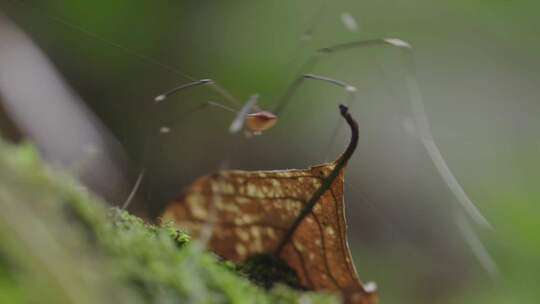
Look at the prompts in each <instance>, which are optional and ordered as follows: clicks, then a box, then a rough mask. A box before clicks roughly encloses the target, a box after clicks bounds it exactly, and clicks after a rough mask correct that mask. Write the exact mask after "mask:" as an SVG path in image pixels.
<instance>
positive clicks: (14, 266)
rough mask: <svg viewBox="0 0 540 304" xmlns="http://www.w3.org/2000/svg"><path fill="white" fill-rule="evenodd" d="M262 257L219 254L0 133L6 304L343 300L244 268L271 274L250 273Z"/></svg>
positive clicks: (0, 297) (1, 278) (1, 273)
mask: <svg viewBox="0 0 540 304" xmlns="http://www.w3.org/2000/svg"><path fill="white" fill-rule="evenodd" d="M257 265H260V264H257V263H255V264H250V265H249V267H240V268H238V267H235V266H231V265H230V264H228V263H226V262H220V261H219V260H218V259H217V258H216V257H215V256H214V255H212V254H211V253H208V252H206V251H204V249H203V248H201V246H200V245H199V244H198V243H197V242H193V241H190V240H189V237H188V236H187V235H186V234H184V233H182V232H179V231H176V230H175V229H173V228H171V227H170V226H167V225H162V226H153V225H148V224H146V223H144V222H143V221H142V220H141V219H139V218H137V217H135V216H132V215H130V214H128V213H127V212H125V211H122V210H118V209H110V208H108V207H106V204H105V203H103V202H101V201H100V200H99V199H97V198H95V197H93V196H92V195H91V194H89V193H88V192H87V191H86V190H85V189H84V187H82V186H81V185H80V184H78V183H77V182H76V181H74V180H73V179H72V178H70V177H68V176H65V175H62V174H60V173H58V172H54V171H53V170H51V169H49V168H48V167H47V166H45V165H43V164H42V162H41V161H40V160H39V157H38V156H37V153H36V152H35V150H34V149H33V148H32V147H31V146H29V145H24V146H13V145H9V144H6V143H2V142H0V303H298V302H301V303H335V302H336V299H335V298H334V297H333V296H330V295H325V294H316V293H309V292H303V291H300V290H294V289H291V288H290V287H285V286H284V285H277V286H274V287H273V288H272V289H270V290H266V289H264V288H262V287H259V286H258V285H256V284H254V283H251V282H250V281H249V280H248V279H247V277H252V278H255V279H256V280H257V281H258V282H261V280H263V282H264V284H263V285H266V286H267V287H268V286H269V285H270V284H268V281H267V278H263V279H261V278H260V277H257V276H253V275H246V271H247V272H248V273H253V272H252V270H255V272H254V273H257V272H264V271H261V269H260V267H262V266H257ZM238 269H240V271H238ZM277 272H279V270H277ZM274 274H275V273H274ZM287 276H290V274H287ZM264 280H266V281H264ZM304 301H305V302H304Z"/></svg>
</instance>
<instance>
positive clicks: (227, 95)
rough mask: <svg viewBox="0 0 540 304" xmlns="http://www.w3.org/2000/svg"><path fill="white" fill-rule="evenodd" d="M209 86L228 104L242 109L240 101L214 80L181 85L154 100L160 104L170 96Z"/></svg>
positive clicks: (202, 80)
mask: <svg viewBox="0 0 540 304" xmlns="http://www.w3.org/2000/svg"><path fill="white" fill-rule="evenodd" d="M201 85H202V86H208V87H209V88H210V89H212V90H214V91H215V92H217V93H218V94H219V95H221V96H223V97H224V98H225V99H226V100H227V101H228V102H230V103H231V104H232V105H233V106H234V107H240V105H241V103H240V101H239V100H238V99H237V98H236V97H234V96H233V95H232V94H231V93H229V92H228V91H227V90H226V89H225V88H223V87H222V86H221V85H219V84H218V83H217V82H215V81H214V80H212V79H201V80H196V81H192V82H188V83H184V84H181V85H179V86H177V87H175V88H172V89H170V90H169V91H167V92H165V93H163V94H160V95H158V96H156V97H155V98H154V102H156V103H157V102H160V101H163V100H165V99H167V98H169V96H171V95H174V94H175V93H177V92H180V91H182V90H184V89H188V88H193V87H197V86H201Z"/></svg>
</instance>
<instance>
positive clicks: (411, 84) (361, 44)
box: [274, 38, 491, 229]
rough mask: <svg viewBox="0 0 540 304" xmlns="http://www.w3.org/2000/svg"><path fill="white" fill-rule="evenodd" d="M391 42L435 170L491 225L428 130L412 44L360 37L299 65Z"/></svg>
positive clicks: (290, 90) (278, 108)
mask: <svg viewBox="0 0 540 304" xmlns="http://www.w3.org/2000/svg"><path fill="white" fill-rule="evenodd" d="M384 45H387V46H392V47H396V48H399V49H400V50H402V51H403V56H404V59H405V61H406V70H407V73H406V77H405V78H406V82H407V88H408V90H409V100H410V104H411V110H412V113H413V118H414V120H415V123H416V127H417V129H418V133H419V137H420V139H421V141H422V144H423V146H424V148H425V150H426V152H427V153H428V155H429V157H430V158H431V160H432V162H433V164H434V165H435V167H436V169H437V171H438V172H439V175H440V176H441V178H442V179H443V180H444V181H445V183H446V185H447V186H448V188H449V189H450V191H451V192H452V193H453V194H454V196H455V197H456V199H457V201H458V202H459V203H460V204H461V206H462V207H463V208H464V210H465V211H466V212H467V214H468V215H469V216H470V217H471V218H472V219H473V220H474V221H475V222H476V223H478V224H480V225H481V226H483V227H485V228H489V229H491V225H490V224H489V222H488V221H487V220H486V218H485V217H484V216H483V215H482V214H481V213H480V211H479V210H478V208H477V207H476V206H475V205H474V203H473V202H472V201H471V200H470V198H469V197H468V196H467V194H466V193H465V191H464V190H463V188H462V187H461V185H460V184H459V182H458V181H457V179H456V178H455V176H454V174H453V173H452V171H451V170H450V168H449V167H448V165H447V164H446V161H445V160H444V158H443V157H442V155H441V152H440V150H439V148H438V147H437V145H436V144H435V140H434V139H433V135H432V133H431V128H430V125H429V122H428V119H427V116H426V113H425V107H424V101H423V97H422V94H421V92H420V86H419V85H418V81H417V77H416V68H415V67H416V65H415V62H414V56H413V52H412V47H411V45H410V44H409V43H407V42H405V41H403V40H401V39H397V38H385V39H370V40H361V41H352V42H347V43H342V44H337V45H334V46H330V47H325V48H322V49H319V50H317V52H316V54H315V55H313V56H312V57H311V58H310V59H308V60H307V61H306V63H305V64H304V65H303V67H302V72H309V71H311V70H313V68H314V67H315V66H316V65H317V64H318V63H319V61H320V60H321V59H322V58H323V57H325V56H330V55H333V54H336V53H339V52H342V51H347V50H351V49H356V48H365V47H372V46H384ZM304 79H305V78H304V77H299V78H297V79H296V80H295V81H294V82H293V83H292V84H291V85H290V86H289V88H288V89H287V90H286V92H285V94H284V95H283V97H282V98H281V99H280V100H279V101H278V103H277V106H276V109H275V111H274V113H276V114H277V113H280V112H281V111H283V109H284V108H285V107H286V106H287V104H288V102H289V99H290V98H291V97H292V95H294V93H295V92H296V90H297V89H298V88H299V87H300V86H301V85H302V83H303V82H304Z"/></svg>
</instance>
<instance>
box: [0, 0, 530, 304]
mask: <svg viewBox="0 0 540 304" xmlns="http://www.w3.org/2000/svg"><path fill="white" fill-rule="evenodd" d="M21 2H23V3H24V4H21ZM538 9H540V6H539V5H538V4H537V2H534V1H512V2H509V1H500V0H496V1H478V0H472V1H438V2H434V1H424V0H414V1H352V0H349V1H326V2H325V1H171V0H168V1H136V0H131V1H122V0H119V1H101V0H99V1H57V0H49V1H47V2H42V1H7V0H0V12H2V13H4V14H6V15H7V16H8V18H10V19H11V21H13V22H15V23H16V24H17V26H19V27H20V28H21V29H22V30H23V31H25V33H26V34H27V35H29V36H30V37H31V38H32V39H33V41H34V42H35V43H36V44H37V45H38V46H39V47H40V48H41V49H42V50H43V52H45V53H46V54H47V56H48V58H50V60H51V61H52V62H53V63H54V65H55V66H56V68H57V69H58V70H59V71H60V73H61V74H62V76H63V77H64V78H65V80H66V81H67V83H68V84H69V85H70V86H71V87H72V88H73V90H74V91H75V92H76V93H77V94H79V95H80V96H81V97H82V99H83V100H84V101H85V102H86V103H87V104H88V105H89V107H90V108H91V109H92V110H93V112H94V113H96V114H97V115H98V117H99V118H100V119H101V120H102V121H103V122H104V123H105V125H106V126H107V128H108V129H109V130H110V131H111V132H112V133H113V134H114V136H115V137H116V138H117V139H118V140H119V141H120V143H121V144H122V147H123V148H124V149H125V151H126V153H127V155H128V156H129V161H128V162H127V165H125V166H124V168H125V169H126V172H127V174H128V175H129V176H130V178H131V180H134V179H135V177H136V175H137V172H138V170H139V163H140V161H141V159H142V158H143V157H142V151H143V147H144V146H145V144H146V143H148V142H150V143H151V144H150V145H149V146H150V150H149V154H148V155H147V159H146V161H145V166H146V167H147V172H146V179H145V181H144V183H143V185H142V190H141V193H142V199H141V201H140V202H138V205H137V206H134V208H139V209H140V210H144V212H147V213H148V214H150V215H153V214H156V213H157V212H159V210H160V209H161V208H162V207H163V206H164V204H166V203H167V201H168V200H170V199H171V198H173V197H174V196H175V195H177V194H178V193H179V192H180V191H181V189H182V188H183V187H185V186H186V185H188V184H189V183H190V182H191V181H193V179H194V178H196V177H197V176H200V175H202V174H206V173H208V172H211V171H213V170H217V169H219V168H221V167H223V166H226V167H229V168H238V169H253V170H255V169H284V168H303V167H307V166H310V165H313V164H317V163H321V162H324V161H327V160H332V159H334V158H335V157H336V155H338V154H339V153H340V152H341V151H342V150H343V147H344V145H345V143H346V142H347V134H348V131H347V130H345V129H344V128H341V131H340V133H339V134H338V136H337V137H336V138H335V142H334V144H332V146H331V147H329V144H330V143H332V141H333V138H332V136H333V128H334V127H335V125H336V124H337V123H338V122H339V115H338V111H337V104H338V103H339V102H341V101H342V99H343V92H342V90H340V89H339V88H335V87H331V86H328V85H326V84H323V83H319V82H311V83H306V85H305V86H303V87H302V88H301V89H300V90H299V91H298V92H297V94H296V95H295V97H294V98H293V100H292V101H291V103H290V104H289V105H288V107H287V109H286V111H285V113H283V115H282V116H281V117H280V121H279V123H278V125H277V126H276V128H275V129H273V130H271V131H269V132H268V133H267V134H264V135H263V136H258V137H255V138H249V139H248V138H244V137H243V136H238V135H236V136H232V135H230V134H229V133H228V124H229V123H230V121H231V119H232V118H233V115H232V114H231V113H228V112H224V111H221V110H219V109H208V110H206V111H199V112H196V113H192V112H190V109H192V108H193V107H196V106H197V104H199V103H201V102H204V101H207V100H213V101H223V100H222V98H221V97H220V96H218V95H217V94H215V93H214V92H212V91H210V90H207V89H205V88H202V87H199V88H196V89H193V90H189V91H185V92H183V93H182V94H180V95H178V96H177V97H175V98H172V99H170V100H167V101H166V102H163V103H161V104H157V105H156V104H154V103H153V102H152V99H153V97H154V96H156V95H158V94H160V93H162V92H164V91H166V90H168V89H170V88H171V87H174V86H175V85H178V84H181V83H184V82H187V81H189V79H187V78H186V77H184V76H183V75H182V73H187V74H188V75H190V76H191V77H194V78H197V79H198V78H212V79H214V80H216V81H217V82H219V83H220V84H221V85H222V86H223V87H225V88H227V89H228V90H229V91H230V92H231V93H232V94H234V95H235V96H237V97H238V98H239V99H241V100H247V98H248V97H249V96H250V95H252V94H255V93H258V94H259V95H260V97H261V99H260V100H261V105H262V106H263V107H264V108H265V109H269V110H271V109H272V108H273V107H274V106H275V105H276V101H277V99H278V98H279V97H280V96H281V95H282V94H283V93H284V90H285V89H286V87H287V85H288V84H290V83H291V82H292V81H293V80H294V78H295V75H297V74H298V73H299V72H300V70H299V69H300V67H301V66H302V64H303V63H304V62H305V61H306V60H307V59H308V58H309V57H310V56H311V55H313V53H314V50H316V49H318V48H321V47H327V46H331V45H333V44H336V43H342V42H347V41H354V40H359V39H370V38H387V37H390V38H400V39H403V40H405V41H407V42H409V43H410V44H411V45H412V46H413V56H414V60H415V69H416V71H417V78H418V83H419V85H420V89H421V91H422V93H423V96H424V101H425V106H426V112H427V115H428V118H429V122H430V124H431V128H432V131H433V135H434V139H435V142H436V143H437V144H438V145H439V148H440V150H441V152H442V154H443V156H444V158H445V159H446V161H447V162H448V165H449V167H450V168H451V169H452V171H453V172H454V174H455V175H456V178H457V179H458V180H459V181H460V183H461V184H462V186H463V188H464V189H465V191H466V192H467V194H468V195H469V196H470V197H471V199H472V200H473V201H474V202H475V203H476V204H477V206H478V208H479V209H480V210H481V212H482V213H483V214H484V216H485V217H486V218H487V219H488V221H489V222H490V223H491V225H492V226H493V228H494V229H493V230H492V231H491V230H488V229H482V228H481V227H477V226H476V225H475V224H474V223H472V222H471V223H469V222H470V221H469V220H468V219H467V216H466V215H465V213H464V211H463V210H462V207H461V206H460V205H459V204H458V203H456V200H455V198H454V197H453V195H452V194H451V193H450V192H449V191H448V188H447V186H446V184H445V183H444V182H443V181H442V179H441V178H440V177H439V176H438V173H437V171H436V170H435V169H434V166H433V164H432V163H431V160H430V158H429V157H428V156H427V154H426V153H425V150H424V148H423V146H422V144H421V141H420V140H418V137H417V135H415V134H417V133H416V132H415V130H414V124H413V116H412V113H411V110H410V105H409V103H410V97H409V94H408V90H407V84H406V82H405V77H406V73H407V64H408V63H407V61H406V60H405V57H406V56H403V52H402V51H401V50H399V49H396V48H391V47H373V48H366V49H357V50H353V51H349V52H344V53H340V54H339V55H337V56H333V57H331V58H328V60H324V61H322V62H321V64H320V65H319V66H318V67H317V68H316V69H315V70H314V71H311V72H313V73H316V74H321V75H325V76H329V77H334V78H336V79H341V80H344V81H347V82H349V83H351V84H353V85H354V86H356V87H357V88H358V94H357V98H356V100H355V103H354V105H353V110H352V112H353V115H354V116H355V117H356V118H357V120H358V121H359V124H360V128H361V141H360V145H359V149H358V151H357V153H356V155H355V158H354V160H353V161H352V162H351V164H350V165H349V168H348V173H347V174H348V176H347V184H346V203H347V208H348V210H347V212H348V218H349V229H350V231H349V234H350V235H349V237H350V243H351V247H352V250H353V254H354V255H355V262H356V264H357V268H358V272H359V274H360V277H361V278H362V279H363V280H366V281H367V280H374V281H376V282H377V284H378V286H379V290H380V294H381V299H382V302H383V303H537V302H538V301H539V300H540V290H539V289H538V288H537V287H536V286H537V285H536V284H538V281H539V280H540V225H538V224H537V222H538V219H537V217H538V215H539V214H540V207H539V206H538V203H539V198H540V188H539V187H538V185H537V184H538V181H539V177H540V174H539V173H538V172H539V169H540V156H539V155H540V153H539V152H540V141H539V137H538V130H539V128H540V119H539V115H540V102H539V101H538V96H540V87H539V86H538V83H539V80H540V60H538V59H537V57H538V54H539V51H540V35H539V29H540V24H539V22H538V18H537V12H538ZM343 14H349V15H351V16H353V17H354V18H355V20H356V22H357V24H358V30H357V31H351V30H349V29H347V28H346V27H345V26H344V24H343V22H342V16H343ZM307 34H309V35H307ZM306 38H309V39H306ZM0 43H5V42H4V41H2V37H0ZM7 43H8V42H7ZM113 44H114V45H113ZM135 54H138V55H143V57H145V58H146V59H141V58H140V56H137V55H135ZM156 62H159V64H158V63H156ZM163 66H165V68H164V67H163ZM0 68H1V67H0ZM171 69H175V70H181V71H182V73H175V72H171ZM29 89H31V88H29ZM42 94H43V99H44V100H43V102H46V100H47V92H43V93H42ZM43 115H44V116H46V115H47V113H43ZM178 117H180V119H179V121H178V123H175V124H173V125H168V126H169V127H170V128H171V133H169V134H166V135H160V134H159V132H157V127H156V126H160V125H161V124H162V123H164V122H168V121H170V120H171V119H175V118H178ZM16 123H17V122H15V124H16ZM51 136H61V134H51ZM478 241H481V242H482V243H483V245H484V246H485V252H484V251H482V248H483V247H482V246H479V245H478ZM486 253H487V254H488V255H489V256H490V257H486ZM491 262H493V263H494V265H495V266H494V265H491V264H490V263H491Z"/></svg>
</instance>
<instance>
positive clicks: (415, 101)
mask: <svg viewBox="0 0 540 304" xmlns="http://www.w3.org/2000/svg"><path fill="white" fill-rule="evenodd" d="M8 2H9V3H11V4H14V5H18V6H20V7H25V8H27V9H30V10H33V11H35V12H36V14H39V15H41V16H44V17H46V18H48V19H50V20H52V21H54V22H56V23H59V24H62V25H64V26H66V27H68V28H71V29H73V30H76V31H78V32H80V33H82V34H84V35H86V36H88V37H91V38H93V39H95V40H97V41H100V42H102V43H104V44H106V45H108V46H111V47H113V48H116V49H119V50H121V51H123V52H125V53H127V54H130V55H132V56H134V57H136V58H139V59H141V60H143V61H146V62H148V63H151V64H154V65H156V66H159V67H161V68H163V69H165V70H168V71H170V72H173V73H175V74H177V75H180V76H183V77H186V78H188V79H190V80H191V81H192V82H190V83H186V84H183V85H180V86H178V87H176V88H174V89H172V90H170V91H168V92H166V93H164V94H161V95H159V96H157V97H156V98H155V99H154V100H155V101H156V102H159V101H163V100H165V99H167V98H168V97H170V96H171V95H173V94H174V93H175V92H178V91H181V90H183V89H188V88H190V87H194V86H200V85H204V86H208V87H210V88H212V89H214V90H215V91H216V92H218V93H219V94H220V95H222V96H223V97H225V99H227V100H228V101H229V102H230V103H232V104H233V106H234V107H235V108H230V107H227V106H224V105H221V104H219V103H215V102H206V103H204V104H202V105H201V106H200V108H204V107H207V106H217V107H220V108H223V109H226V110H230V111H233V112H236V113H237V114H236V118H235V119H234V120H233V123H232V124H231V126H230V128H229V130H230V131H231V132H232V133H236V132H238V131H240V130H241V129H242V128H243V126H244V124H245V126H246V127H245V129H246V131H247V132H248V133H250V134H259V133H261V132H262V131H265V130H268V129H270V128H271V127H272V126H274V125H275V124H276V122H277V120H278V115H279V114H280V113H281V112H282V111H283V109H284V108H285V107H286V105H287V104H288V102H289V100H290V99H291V97H292V96H293V95H294V93H295V92H296V90H297V89H298V88H299V87H300V86H301V85H302V84H303V83H304V81H305V80H319V81H323V82H325V83H328V84H332V85H337V86H340V87H342V88H343V89H344V91H345V92H346V94H347V97H348V102H345V103H346V104H348V103H350V102H352V101H353V100H354V93H355V92H356V88H355V87H354V86H351V85H349V84H347V83H345V82H343V81H340V80H336V79H332V78H328V77H324V76H320V75H313V74H303V75H301V76H299V77H298V78H297V79H296V80H295V81H294V82H293V83H292V84H291V85H290V86H289V88H288V89H287V90H286V92H285V94H284V95H283V96H282V97H281V98H280V99H279V100H278V102H277V106H276V108H275V109H274V110H273V111H272V112H269V111H263V110H261V109H260V108H259V107H258V106H257V104H256V103H257V95H254V96H251V97H250V98H249V100H248V101H247V103H246V104H245V105H244V106H243V107H240V105H241V102H239V101H238V99H236V98H235V97H234V96H233V95H231V94H230V93H228V92H227V91H226V90H225V89H224V88H223V87H221V86H220V85H219V84H217V83H216V82H215V81H214V80H212V79H201V80H197V79H195V78H193V77H191V76H189V75H186V73H183V72H182V71H180V70H178V69H177V68H174V67H171V66H170V65H166V64H163V63H162V62H160V61H158V60H155V59H153V58H151V57H148V56H145V55H143V54H140V53H138V52H136V51H133V50H132V49H129V48H127V47H125V46H123V45H121V44H118V43H115V42H111V41H109V40H107V39H104V38H102V37H100V36H99V35H96V34H94V33H92V32H90V31H88V30H86V29H84V28H82V27H80V26H77V25H75V24H72V23H70V22H67V21H65V20H63V19H61V18H58V17H56V16H53V15H50V14H47V13H45V12H43V11H38V10H37V9H35V8H32V7H31V6H29V5H27V4H25V3H23V2H20V1H8ZM321 11H322V9H321ZM380 45H389V46H392V47H397V48H399V49H401V50H403V54H404V58H406V62H405V64H406V65H407V67H406V68H407V71H408V72H407V74H406V76H405V78H406V83H407V88H408V90H409V96H410V103H411V110H412V112H413V118H414V121H415V124H416V129H417V130H418V136H419V138H420V140H421V142H422V144H423V146H424V148H425V150H426V152H427V153H428V155H429V156H430V158H431V160H432V162H433V164H434V165H435V167H436V168H437V171H438V172H439V174H440V175H441V177H442V178H443V180H444V181H445V183H446V184H447V185H448V188H449V189H450V191H451V192H452V193H453V194H454V195H455V197H456V199H457V200H458V202H459V203H460V204H461V205H462V207H463V208H464V209H465V211H466V212H467V213H468V214H469V216H471V218H472V219H473V220H474V221H475V222H476V223H478V224H480V225H481V226H483V227H487V228H491V225H490V224H489V222H488V221H487V220H486V219H485V218H484V216H483V215H482V214H481V213H480V211H479V210H478V209H477V208H476V206H475V205H474V204H473V202H472V201H471V200H470V199H469V197H468V196H467V194H466V193H465V191H464V190H463V188H462V187H461V185H460V184H459V182H458V181H457V179H456V178H455V177H454V175H453V174H452V172H451V170H450V168H449V167H448V165H447V164H446V162H445V160H444V158H443V157H442V155H441V153H440V151H439V148H438V147H437V145H436V144H435V141H434V139H433V136H432V133H431V130H430V126H429V122H428V119H427V116H426V114H425V110H424V103H423V100H422V95H421V93H420V89H419V85H418V83H417V78H416V76H415V75H416V72H415V63H414V57H413V53H412V48H411V46H410V44H408V43H407V42H405V41H403V40H400V39H396V38H387V39H371V40H362V41H353V42H348V43H342V44H337V45H334V46H331V47H326V48H321V49H319V50H317V51H316V53H315V54H314V55H313V56H312V57H311V58H310V59H309V60H308V61H307V62H306V63H305V64H304V66H303V68H302V70H303V71H304V72H303V73H309V71H310V70H311V69H313V68H314V67H315V66H316V65H317V64H318V63H319V61H320V60H321V58H323V57H325V56H331V55H333V54H336V53H339V52H343V51H347V50H351V49H355V48H364V47H370V46H380ZM161 131H162V133H167V132H168V131H169V129H168V127H162V128H161ZM143 176H144V169H142V170H141V172H140V173H139V176H138V177H137V180H136V182H135V185H134V187H133V189H132V192H131V193H130V195H129V197H128V199H127V200H126V202H125V203H124V206H127V205H128V204H129V202H130V201H131V199H132V198H133V196H134V194H135V192H136V191H137V188H138V187H139V185H140V184H141V181H142V177H143Z"/></svg>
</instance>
